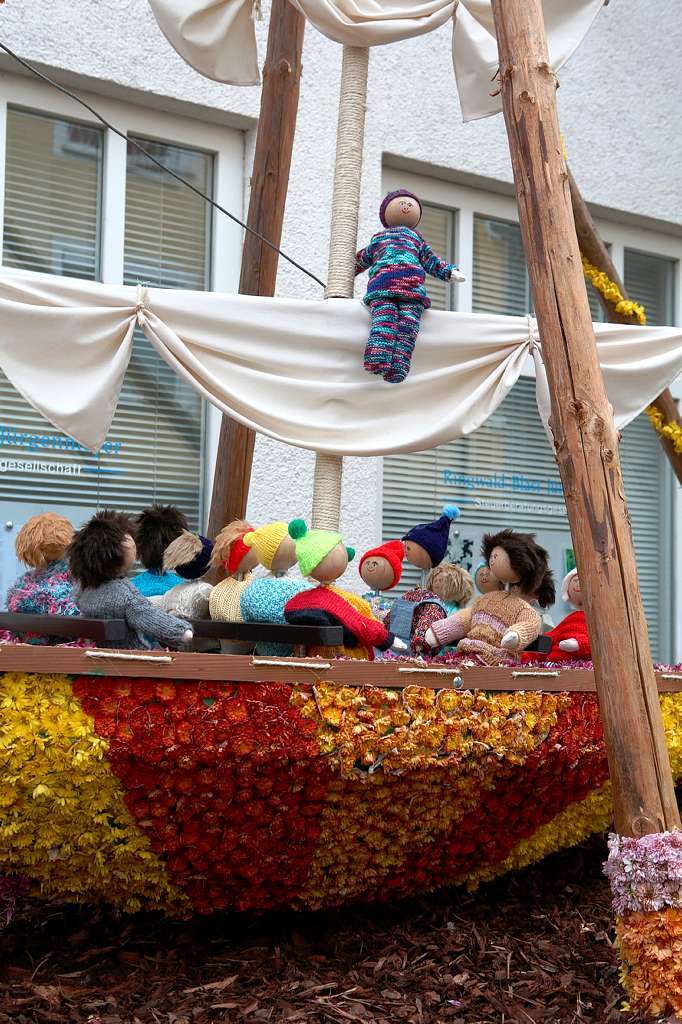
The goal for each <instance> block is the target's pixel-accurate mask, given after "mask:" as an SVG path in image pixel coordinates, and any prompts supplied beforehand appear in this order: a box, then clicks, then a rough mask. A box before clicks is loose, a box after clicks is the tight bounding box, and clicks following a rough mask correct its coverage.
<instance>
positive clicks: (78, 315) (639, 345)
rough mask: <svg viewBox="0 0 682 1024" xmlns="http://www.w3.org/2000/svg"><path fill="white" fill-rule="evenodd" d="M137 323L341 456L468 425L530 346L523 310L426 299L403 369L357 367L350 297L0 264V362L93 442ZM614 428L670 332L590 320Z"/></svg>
mask: <svg viewBox="0 0 682 1024" xmlns="http://www.w3.org/2000/svg"><path fill="white" fill-rule="evenodd" d="M136 324H139V325H140V326H141V328H142V330H143V331H144V333H145V334H146V336H147V337H148V339H149V341H150V342H151V344H152V345H153V347H154V348H155V350H156V351H157V352H158V354H159V355H160V356H161V358H162V359H164V360H165V361H166V363H168V365H169V366H170V367H171V368H172V369H173V370H174V371H175V372H176V373H177V374H178V375H179V376H180V377H181V378H182V379H184V380H186V381H187V382H188V383H189V384H191V385H192V387H194V388H195V389H196V390H197V391H198V392H199V393H200V394H201V395H202V396H203V397H204V398H206V399H208V401H210V402H212V403H213V404H214V405H215V406H217V408H218V409H221V410H222V411H223V412H225V413H227V414H228V415H229V416H232V417H233V418H234V419H236V420H239V421H240V422H241V423H244V424H246V425H247V426H249V427H253V428H254V429H255V430H257V431H260V432H261V433H263V434H267V435H269V436H270V437H274V438H276V439H277V440H280V441H284V442H286V443H288V444H292V445H297V446H298V447H301V448H310V449H313V450H314V451H320V452H330V453H336V454H340V455H383V454H390V453H392V452H412V451H423V450H425V449H428V448H433V447H435V446H436V445H440V444H445V443H446V442H447V441H451V440H454V439H455V438H457V437H461V436H462V435H464V434H468V433H470V432H471V431H473V430H475V429H476V428H477V427H479V426H480V425H481V424H482V423H483V422H484V421H485V420H486V419H487V418H488V417H489V416H490V415H491V413H493V412H494V410H495V409H496V408H497V406H498V405H499V404H500V402H502V400H503V399H504V398H505V396H506V395H507V394H508V393H509V391H510V390H511V388H512V387H513V386H514V384H515V383H516V381H517V380H518V377H519V375H520V374H521V372H522V370H523V367H524V363H525V362H526V359H527V357H528V355H529V354H531V355H532V356H533V358H534V361H535V369H536V377H537V385H538V387H537V390H538V398H539V401H538V405H539V408H540V413H541V415H542V417H543V419H544V421H545V424H546V421H547V416H548V402H547V386H546V375H545V371H544V366H543V363H542V358H541V350H540V347H539V345H538V343H537V329H536V327H535V324H534V321H532V320H531V319H530V318H528V317H514V316H495V315H488V314H475V313H441V312H437V311H434V310H429V311H428V312H427V313H426V314H425V316H424V318H423V321H422V329H421V332H420V334H419V338H418V340H417V346H416V349H415V354H414V358H413V364H412V371H411V373H410V375H409V377H408V378H407V380H406V381H405V382H404V383H403V384H398V385H395V384H386V383H385V382H384V381H383V380H381V378H377V377H374V376H371V375H370V374H368V373H366V372H365V371H364V369H363V366H362V355H363V350H364V346H365V342H366V339H367V333H368V328H369V315H368V312H367V310H366V308H365V307H364V306H363V304H362V303H361V302H359V301H356V300H351V299H329V300H326V301H317V302H310V301H301V300H295V299H269V298H256V297H252V296H247V295H223V294H219V293H215V292H191V291H180V290H171V289H160V288H158V289H157V288H150V289H145V288H135V287H130V286H124V285H105V284H99V283H97V282H92V281H81V280H79V279H76V278H59V277H53V276H50V275H43V274H27V273H22V272H19V271H12V270H7V269H5V270H3V271H2V272H0V368H1V369H2V370H3V371H4V373H5V374H6V375H7V377H8V378H9V380H10V381H11V383H12V384H13V385H14V387H15V388H16V389H17V390H18V391H19V392H20V393H21V394H22V395H23V396H24V397H25V398H26V399H27V401H28V402H30V404H31V405H32V406H33V407H34V408H35V409H37V410H38V411H39V412H41V413H42V414H43V416H45V417H46V418H47V419H48V420H49V421H50V423H52V424H53V425H54V426H55V427H57V428H58V429H59V430H62V431H63V432H64V433H66V434H69V435H70V436H71V437H73V438H74V439H75V440H77V441H78V442H80V443H81V444H82V445H84V446H85V447H86V448H90V449H93V450H96V449H97V448H99V447H100V446H101V445H102V443H103V442H104V439H105V437H106V435H107V431H108V429H109V426H110V424H111V420H112V417H113V415H114V411H115V408H116V403H117V400H118V394H119V391H120V388H121V384H122V381H123V377H124V375H125V371H126V367H127V365H128V361H129V359H130V355H131V351H132V345H133V330H134V328H135V325H136ZM595 329H596V332H597V339H598V349H599V357H600V360H601V363H602V367H603V369H604V375H605V379H606V386H607V390H608V393H609V397H610V400H611V402H612V404H613V406H614V411H615V415H616V420H617V423H618V425H619V427H623V426H624V425H625V424H626V423H628V422H629V421H630V420H631V419H633V418H634V417H635V416H636V415H638V414H639V413H640V412H641V411H642V409H644V408H645V407H646V406H647V405H648V404H649V402H650V401H651V400H652V399H653V398H654V397H656V395H658V394H659V393H660V392H661V391H662V390H663V389H664V388H665V387H667V386H668V385H669V384H670V383H671V382H672V381H673V380H674V379H675V377H676V376H677V375H678V374H679V373H680V372H681V371H682V331H681V330H680V329H679V328H673V327H624V326H621V325H616V324H595Z"/></svg>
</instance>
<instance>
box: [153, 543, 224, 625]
mask: <svg viewBox="0 0 682 1024" xmlns="http://www.w3.org/2000/svg"><path fill="white" fill-rule="evenodd" d="M212 554H213V541H211V540H209V539H208V537H202V536H201V535H200V534H198V533H191V532H190V531H189V530H183V531H182V533H181V534H180V536H179V537H176V538H175V540H172V541H171V543H170V544H169V545H168V547H167V548H166V550H165V551H164V553H163V563H162V564H163V571H164V573H169V574H170V573H173V574H175V575H177V577H178V579H179V581H180V582H179V583H177V584H176V585H175V586H174V587H171V588H170V589H169V590H167V591H166V592H165V594H160V595H158V596H156V597H152V598H150V600H151V601H152V603H153V604H155V605H156V607H157V608H162V609H163V610H164V611H165V612H168V613H169V614H170V615H179V616H180V617H181V618H185V619H207V618H208V617H209V612H208V602H209V598H210V596H211V590H212V589H213V587H212V586H211V584H210V583H209V582H208V581H207V580H205V579H204V578H203V577H204V576H205V575H206V573H207V572H208V571H209V569H210V567H211V555H212Z"/></svg>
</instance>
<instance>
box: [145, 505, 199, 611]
mask: <svg viewBox="0 0 682 1024" xmlns="http://www.w3.org/2000/svg"><path fill="white" fill-rule="evenodd" d="M184 530H189V523H188V522H187V517H186V516H185V513H184V512H181V511H180V509H179V508H175V506H174V505H150V507H149V508H145V509H143V510H142V512H140V514H139V516H138V517H137V519H136V520H135V543H136V545H137V555H138V558H139V560H140V561H141V562H142V564H143V566H144V567H145V569H146V572H141V573H139V574H138V575H137V576H135V578H134V579H133V584H134V585H135V586H136V587H137V589H138V590H139V591H140V593H141V594H143V595H144V597H156V596H157V595H158V594H165V593H166V591H167V590H170V588H171V587H175V586H177V585H178V583H182V579H181V578H180V576H178V575H177V574H176V573H174V572H167V571H166V570H164V567H163V553H164V551H165V550H166V548H167V547H168V545H169V544H170V543H171V541H174V540H175V538H176V537H179V536H180V534H181V533H182V532H183V531H184Z"/></svg>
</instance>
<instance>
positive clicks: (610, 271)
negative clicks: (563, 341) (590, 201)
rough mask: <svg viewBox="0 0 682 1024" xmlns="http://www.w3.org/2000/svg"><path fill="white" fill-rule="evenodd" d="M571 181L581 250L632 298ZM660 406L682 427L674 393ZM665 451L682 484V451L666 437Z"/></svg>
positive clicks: (610, 311)
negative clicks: (677, 449)
mask: <svg viewBox="0 0 682 1024" xmlns="http://www.w3.org/2000/svg"><path fill="white" fill-rule="evenodd" d="M568 182H569V185H570V189H571V205H572V207H573V217H574V219H575V230H576V234H577V236H578V245H579V246H580V252H581V253H582V255H583V256H585V257H586V258H587V259H588V260H589V261H590V263H591V264H592V265H593V266H594V267H596V268H597V270H601V271H603V272H604V273H605V274H606V276H607V277H609V278H610V279H611V280H612V281H613V283H614V284H616V285H617V286H618V289H619V290H620V293H621V295H622V296H623V298H624V299H627V298H628V294H627V292H626V291H625V288H624V286H623V283H622V281H621V280H620V278H619V276H618V272H617V270H616V268H615V267H614V265H613V261H612V259H611V257H610V255H609V251H608V249H607V248H606V246H605V245H604V243H603V242H602V240H601V238H600V237H599V233H598V231H597V229H596V227H595V226H594V221H593V220H592V217H591V215H590V211H589V210H588V209H587V205H586V203H585V200H584V199H583V197H582V195H581V194H580V189H579V188H578V186H577V185H576V183H575V178H574V177H573V175H572V174H571V172H570V171H569V172H568ZM597 295H598V296H599V301H600V303H601V306H602V309H603V310H604V313H605V314H606V319H607V320H608V321H609V323H612V324H636V323H637V319H636V317H634V316H633V315H628V316H626V315H625V314H624V313H618V312H617V311H616V308H615V305H614V304H613V303H612V302H609V300H608V299H607V298H605V296H603V295H602V294H601V292H597ZM651 404H652V405H653V406H654V407H655V408H656V409H658V410H659V411H660V412H661V413H662V414H663V418H664V419H665V422H666V423H671V422H672V423H678V424H679V425H680V426H682V417H680V414H679V410H678V408H677V403H676V402H675V399H674V398H673V396H672V395H671V393H670V390H669V389H668V388H666V389H665V391H663V392H662V393H661V394H660V395H659V396H658V398H655V399H654V401H653V402H652V403H651ZM659 440H660V442H661V445H662V447H663V450H664V452H665V454H666V455H667V457H668V461H669V462H670V465H671V466H672V468H673V472H674V473H675V476H676V477H677V479H678V480H679V481H680V483H681V484H682V453H679V452H676V451H675V446H674V444H673V443H672V441H669V440H668V439H667V438H665V437H660V438H659Z"/></svg>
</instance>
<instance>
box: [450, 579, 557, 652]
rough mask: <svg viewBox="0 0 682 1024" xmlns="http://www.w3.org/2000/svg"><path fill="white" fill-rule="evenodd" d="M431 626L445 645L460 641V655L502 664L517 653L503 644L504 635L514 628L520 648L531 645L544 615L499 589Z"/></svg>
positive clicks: (513, 595) (537, 634)
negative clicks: (541, 616)
mask: <svg viewBox="0 0 682 1024" xmlns="http://www.w3.org/2000/svg"><path fill="white" fill-rule="evenodd" d="M431 629H432V630H433V633H434V636H435V637H436V639H437V640H438V643H439V644H440V645H441V646H444V645H446V644H452V643H455V642H456V641H457V650H458V651H459V652H460V654H476V655H478V657H479V658H480V659H481V660H482V661H484V662H485V663H486V664H488V665H499V664H500V663H501V662H504V661H506V660H507V659H508V658H513V657H515V656H516V652H514V651H507V650H505V648H504V647H502V646H501V640H502V637H503V636H504V634H505V633H507V632H509V630H514V632H516V633H518V634H519V649H521V648H523V647H527V646H528V644H532V643H533V641H534V640H537V638H538V636H539V635H540V616H539V615H538V613H537V612H536V611H535V610H534V609H533V608H531V606H530V605H529V604H528V602H527V601H524V600H523V598H522V597H519V596H518V595H516V594H511V593H509V592H508V591H505V590H495V591H493V592H492V593H491V594H483V596H482V597H477V598H476V600H475V601H474V603H473V604H472V605H470V606H469V607H468V608H462V610H461V611H458V612H455V614H454V615H450V616H449V617H448V618H447V619H441V621H440V622H434V623H433V624H432V626H431Z"/></svg>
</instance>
